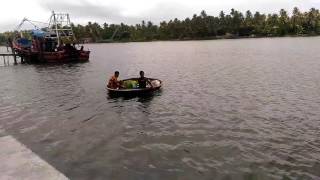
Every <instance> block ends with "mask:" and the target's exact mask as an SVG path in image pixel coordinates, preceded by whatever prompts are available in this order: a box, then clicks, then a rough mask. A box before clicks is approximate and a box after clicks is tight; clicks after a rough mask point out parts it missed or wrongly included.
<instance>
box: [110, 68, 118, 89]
mask: <svg viewBox="0 0 320 180" xmlns="http://www.w3.org/2000/svg"><path fill="white" fill-rule="evenodd" d="M119 74H120V73H119V71H116V72H114V75H113V76H112V77H111V78H110V80H109V82H108V88H112V89H118V88H120V87H121V81H119V80H118V77H119Z"/></svg>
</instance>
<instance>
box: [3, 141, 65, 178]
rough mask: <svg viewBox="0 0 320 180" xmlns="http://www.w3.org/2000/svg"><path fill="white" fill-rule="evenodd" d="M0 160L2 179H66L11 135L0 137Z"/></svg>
mask: <svg viewBox="0 0 320 180" xmlns="http://www.w3.org/2000/svg"><path fill="white" fill-rule="evenodd" d="M0 162H1V163H0V172H1V173H0V179H3V180H22V179H23V180H29V179H30V180H35V179H46V180H68V178H67V177H66V176H65V175H64V174H62V173H61V172H59V171H58V170H57V169H55V168H54V167H53V166H51V165H50V164H48V163H47V162H46V161H44V160H43V159H41V158H40V157H39V156H38V155H36V154H35V153H33V152H32V151H31V150H30V149H28V148H27V147H26V146H25V145H23V144H22V143H20V142H19V141H18V140H17V139H15V138H14V137H12V136H3V137H0Z"/></svg>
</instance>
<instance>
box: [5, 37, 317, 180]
mask: <svg viewBox="0 0 320 180" xmlns="http://www.w3.org/2000/svg"><path fill="white" fill-rule="evenodd" d="M318 42H319V38H315V37H313V38H279V39H278V38H274V39H247V40H219V41H186V42H149V43H121V44H94V45H89V47H90V50H91V51H92V54H91V55H92V56H91V60H90V62H89V63H84V64H63V65H18V66H9V67H0V77H1V78H0V85H1V86H0V94H1V95H0V102H1V103H0V135H5V134H11V135H13V136H14V137H15V138H17V139H19V140H20V141H21V142H23V143H24V144H26V145H27V146H28V147H29V148H30V149H32V150H33V151H34V152H35V153H37V154H38V155H40V156H41V157H42V158H44V159H45V160H47V161H48V162H49V163H50V164H52V165H53V166H54V167H56V168H57V169H58V170H60V171H61V172H63V173H64V174H66V175H67V176H68V177H70V178H71V179H184V180H185V179H186V180H187V179H223V180H226V179H237V180H238V179H240V180H241V179H268V180H269V179H289V178H290V179H317V178H320V173H319V172H320V163H319V162H320V140H319V138H318V137H319V135H320V133H319V132H320V121H319V117H320V111H319V109H320V91H319V88H320V81H319V69H320V61H319V59H320V55H319V53H318V51H319V49H318ZM115 70H119V71H120V78H121V79H125V78H129V77H135V76H139V71H140V70H144V71H145V72H146V76H147V77H154V78H159V79H161V80H163V81H164V86H163V89H162V91H158V92H155V93H154V94H153V95H152V96H142V97H129V98H128V97H110V96H109V95H108V93H107V91H106V89H105V86H106V83H107V82H106V81H107V80H108V79H109V77H110V76H111V75H112V74H113V72H114V71H115Z"/></svg>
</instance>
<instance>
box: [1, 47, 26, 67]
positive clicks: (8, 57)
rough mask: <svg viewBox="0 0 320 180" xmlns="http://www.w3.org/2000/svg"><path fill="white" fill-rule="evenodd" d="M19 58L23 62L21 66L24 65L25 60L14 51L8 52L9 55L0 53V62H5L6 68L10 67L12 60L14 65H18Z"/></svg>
mask: <svg viewBox="0 0 320 180" xmlns="http://www.w3.org/2000/svg"><path fill="white" fill-rule="evenodd" d="M11 49H12V48H11ZM18 57H19V58H20V60H21V64H22V63H24V58H23V57H22V56H20V55H19V54H17V53H16V52H15V51H14V50H13V49H12V50H11V51H8V52H7V53H0V61H1V59H2V60H3V65H4V66H8V65H10V60H13V62H14V65H16V64H18V61H17V58H18Z"/></svg>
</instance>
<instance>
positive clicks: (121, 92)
mask: <svg viewBox="0 0 320 180" xmlns="http://www.w3.org/2000/svg"><path fill="white" fill-rule="evenodd" d="M147 79H148V82H149V83H147V86H146V88H139V84H138V78H130V79H124V80H122V85H123V86H124V87H122V88H117V89H113V88H109V87H107V90H108V92H109V94H111V95H117V96H137V95H147V94H150V93H152V92H154V91H157V90H159V89H160V88H161V86H162V81H161V80H159V79H153V78H147Z"/></svg>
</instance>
